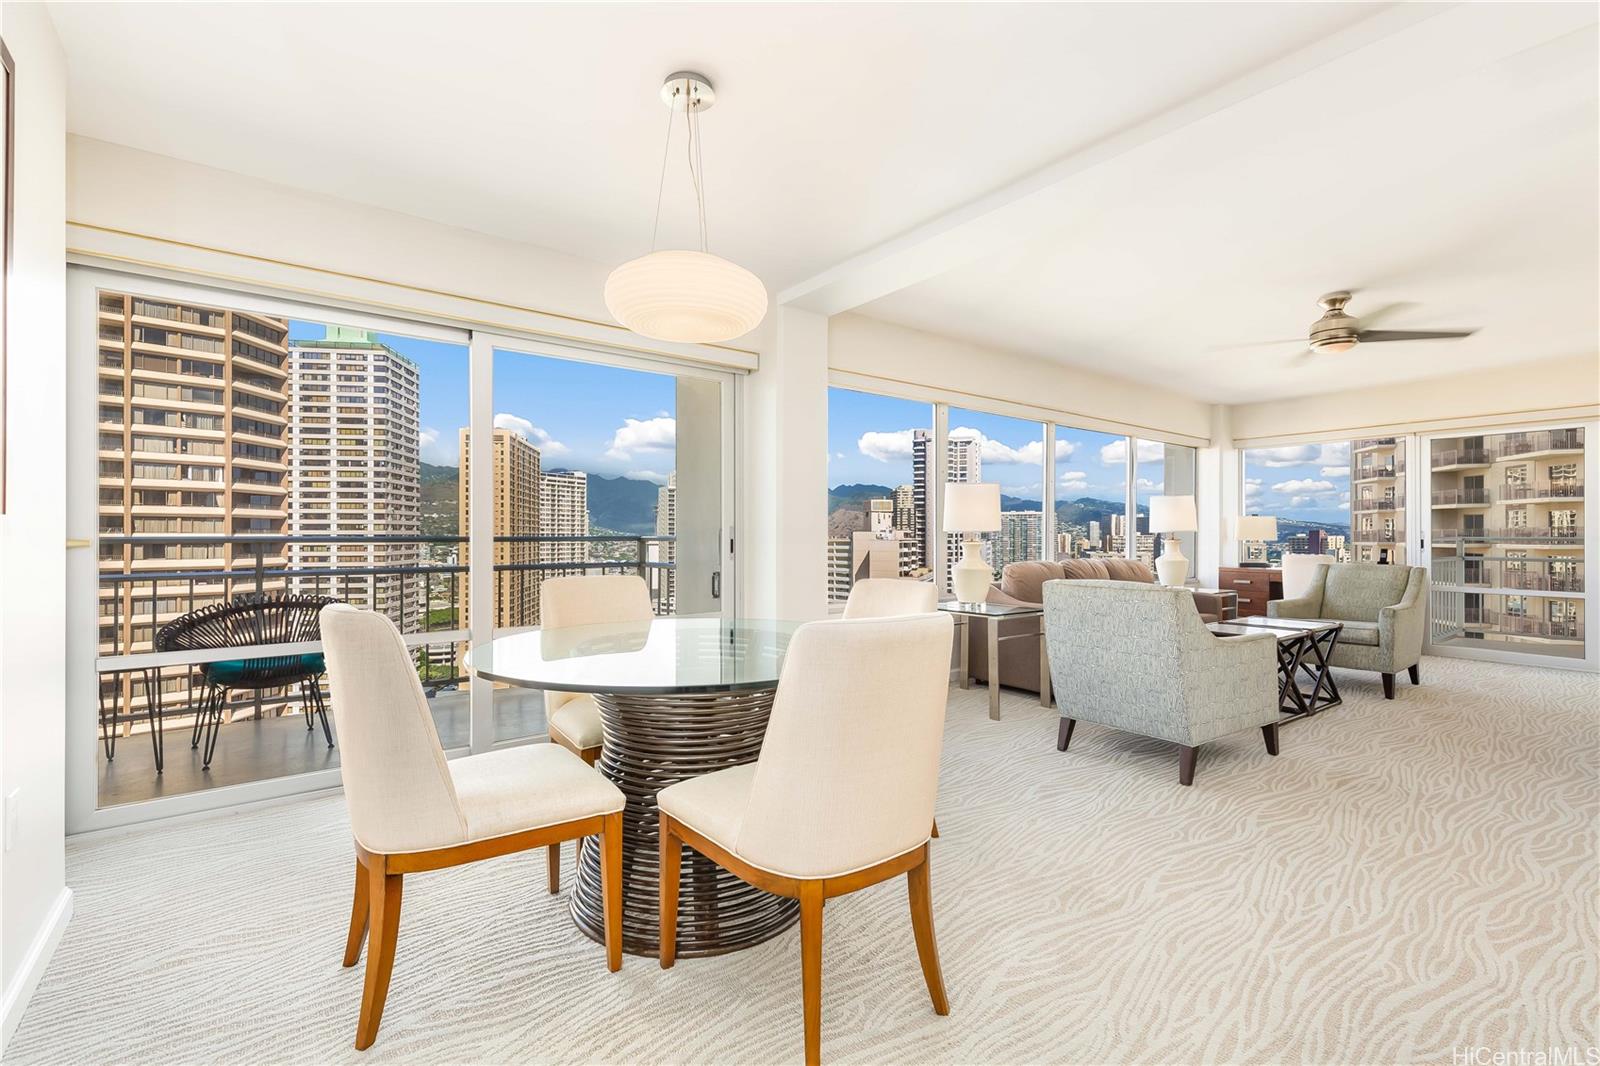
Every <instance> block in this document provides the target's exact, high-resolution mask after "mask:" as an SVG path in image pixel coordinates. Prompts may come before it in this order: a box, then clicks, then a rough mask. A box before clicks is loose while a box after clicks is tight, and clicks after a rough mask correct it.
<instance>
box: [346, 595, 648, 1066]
mask: <svg viewBox="0 0 1600 1066" xmlns="http://www.w3.org/2000/svg"><path fill="white" fill-rule="evenodd" d="M321 625H322V644H323V650H324V654H325V655H326V657H327V665H328V684H329V692H330V697H331V699H330V702H331V703H332V704H333V718H334V722H335V723H336V724H337V726H338V729H339V739H340V743H341V746H342V751H341V755H340V759H339V774H340V776H341V777H342V778H343V780H344V798H345V804H346V806H347V807H348V808H349V812H350V831H351V833H352V835H353V836H354V837H355V849H356V883H355V900H354V902H353V904H352V905H351V909H350V931H349V934H348V936H347V937H346V940H345V949H344V965H345V966H354V965H355V964H356V960H357V959H359V958H360V957H361V944H362V941H363V940H365V941H366V944H367V970H366V980H365V984H364V986H363V990H362V994H361V1016H360V1020H359V1021H358V1022H357V1023H356V1050H358V1051H362V1050H365V1049H366V1048H368V1047H370V1046H371V1045H372V1042H373V1040H374V1039H376V1038H377V1035H378V1022H379V1020H380V1019H381V1018H382V1016H383V1003H384V1000H385V998H386V997H387V996H388V993H389V976H390V974H391V972H392V971H393V969H394V954H395V941H396V939H397V935H398V933H399V931H400V896H401V888H402V882H403V879H404V876H405V875H406V874H408V873H419V872H421V871H424V870H440V869H444V868H446V867H450V866H460V865H463V864H465V863H469V862H476V861H478V860H479V859H492V858H496V857H498V856H501V855H509V854H512V853H513V852H519V851H527V850H530V849H533V848H539V847H545V846H548V845H551V844H556V843H559V842H560V841H563V840H573V839H576V838H579V837H585V836H593V835H595V834H598V835H599V836H600V840H601V864H600V872H601V889H600V891H601V895H602V897H603V898H604V910H605V941H606V964H607V965H608V966H609V967H610V969H611V970H612V971H616V970H617V969H619V968H620V967H621V966H622V808H623V805H624V799H623V795H622V792H621V790H620V789H618V788H617V786H615V785H613V784H612V783H611V782H610V781H607V780H606V779H605V778H604V777H603V776H601V774H600V773H599V772H597V771H596V770H594V769H593V768H592V767H589V766H585V765H584V764H583V762H582V761H581V760H580V759H578V758H577V757H575V756H574V755H573V754H572V753H571V752H569V751H566V750H565V749H563V748H560V747H557V746H556V745H554V744H531V745H524V746H520V747H514V748H502V749H500V750H498V751H490V752H485V753H484V754H482V755H469V756H466V757H465V758H460V759H451V760H446V759H445V757H444V749H443V747H441V746H440V744H439V734H438V732H437V731H436V730H435V729H434V725H433V717H432V716H431V715H430V714H429V713H428V704H427V700H426V698H425V697H424V696H423V694H422V684H421V682H420V681H419V680H418V679H417V670H416V666H415V665H414V664H413V663H412V662H411V659H410V657H409V656H408V655H407V654H406V647H405V641H404V640H403V639H401V636H400V631H399V630H398V629H396V628H395V626H394V623H393V622H391V621H389V619H388V618H386V617H384V616H383V615H381V614H375V613H373V612H371V611H362V610H357V609H356V608H354V607H351V606H349V605H347V604H333V605H331V606H328V607H324V608H323V609H322V614H321Z"/></svg>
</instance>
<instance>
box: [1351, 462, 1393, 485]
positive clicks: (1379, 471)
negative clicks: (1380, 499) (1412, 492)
mask: <svg viewBox="0 0 1600 1066" xmlns="http://www.w3.org/2000/svg"><path fill="white" fill-rule="evenodd" d="M1404 472H1405V464H1403V463H1370V464H1364V465H1362V466H1358V467H1356V469H1355V472H1354V473H1353V474H1352V475H1351V478H1352V480H1355V481H1377V480H1380V479H1384V478H1394V477H1399V476H1400V475H1401V474H1403V473H1404Z"/></svg>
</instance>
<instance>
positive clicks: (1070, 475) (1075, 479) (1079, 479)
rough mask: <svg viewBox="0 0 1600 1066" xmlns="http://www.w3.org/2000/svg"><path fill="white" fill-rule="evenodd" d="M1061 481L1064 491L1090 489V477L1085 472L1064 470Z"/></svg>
mask: <svg viewBox="0 0 1600 1066" xmlns="http://www.w3.org/2000/svg"><path fill="white" fill-rule="evenodd" d="M1060 480H1061V487H1062V488H1064V489H1086V488H1088V487H1089V475H1088V473H1087V472H1086V471H1083V470H1063V471H1062V472H1061V479H1060Z"/></svg>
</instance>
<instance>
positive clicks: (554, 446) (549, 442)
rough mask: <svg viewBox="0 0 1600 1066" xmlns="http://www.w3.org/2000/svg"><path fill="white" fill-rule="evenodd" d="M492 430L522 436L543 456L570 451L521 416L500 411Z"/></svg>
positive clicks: (495, 417)
mask: <svg viewBox="0 0 1600 1066" xmlns="http://www.w3.org/2000/svg"><path fill="white" fill-rule="evenodd" d="M494 428H495V429H509V430H511V431H512V432H513V433H520V434H522V436H523V438H524V439H525V440H527V442H528V443H529V444H531V445H533V446H534V447H535V448H538V449H539V451H540V452H542V453H544V454H545V455H560V454H561V453H562V452H567V451H571V449H570V448H568V447H567V446H566V445H565V444H562V443H561V442H560V441H558V440H556V439H555V438H554V437H552V436H550V434H549V433H546V432H545V431H544V430H542V429H540V428H539V427H538V426H536V425H534V424H533V423H532V422H529V421H528V420H527V419H526V418H523V417H522V416H521V415H513V414H507V413H506V412H504V411H501V412H500V413H499V414H497V415H495V416H494Z"/></svg>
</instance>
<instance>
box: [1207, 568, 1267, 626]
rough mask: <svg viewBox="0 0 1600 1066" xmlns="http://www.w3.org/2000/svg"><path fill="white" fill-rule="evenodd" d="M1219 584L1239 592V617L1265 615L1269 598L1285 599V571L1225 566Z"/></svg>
mask: <svg viewBox="0 0 1600 1066" xmlns="http://www.w3.org/2000/svg"><path fill="white" fill-rule="evenodd" d="M1217 585H1218V586H1219V587H1221V588H1224V589H1229V590H1231V591H1233V592H1237V593H1238V594H1239V617H1240V618H1249V617H1251V616H1252V615H1254V616H1258V617H1265V616H1266V613H1267V601H1268V600H1281V599H1283V571H1282V570H1279V569H1276V568H1268V567H1262V566H1224V567H1222V568H1221V569H1219V570H1218V571H1217Z"/></svg>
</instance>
